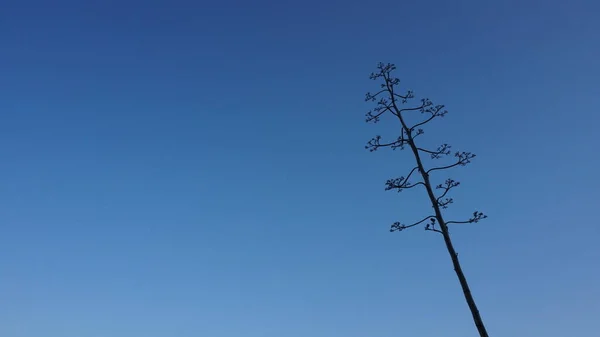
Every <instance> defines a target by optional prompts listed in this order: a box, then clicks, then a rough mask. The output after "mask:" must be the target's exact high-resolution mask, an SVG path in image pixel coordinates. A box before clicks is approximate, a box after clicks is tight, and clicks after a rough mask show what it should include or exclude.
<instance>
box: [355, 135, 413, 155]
mask: <svg viewBox="0 0 600 337" xmlns="http://www.w3.org/2000/svg"><path fill="white" fill-rule="evenodd" d="M407 142H408V140H407V139H406V138H404V135H402V136H400V137H398V139H396V140H395V141H393V142H390V143H381V136H375V137H373V138H372V139H371V140H369V142H368V143H367V145H365V149H367V150H369V151H371V152H374V151H377V150H378V149H379V148H381V147H391V148H392V150H395V149H397V148H400V149H401V150H403V149H404V145H406V143H407Z"/></svg>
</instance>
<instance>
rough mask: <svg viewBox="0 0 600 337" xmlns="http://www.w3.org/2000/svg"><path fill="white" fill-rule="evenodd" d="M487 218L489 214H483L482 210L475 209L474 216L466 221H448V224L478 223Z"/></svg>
mask: <svg viewBox="0 0 600 337" xmlns="http://www.w3.org/2000/svg"><path fill="white" fill-rule="evenodd" d="M485 218H487V215H485V214H483V213H482V212H478V211H475V212H473V216H472V217H471V218H470V219H469V220H465V221H446V225H449V224H453V223H455V224H460V223H477V222H479V221H481V220H483V219H485Z"/></svg>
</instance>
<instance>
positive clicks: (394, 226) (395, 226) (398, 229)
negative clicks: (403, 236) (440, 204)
mask: <svg viewBox="0 0 600 337" xmlns="http://www.w3.org/2000/svg"><path fill="white" fill-rule="evenodd" d="M433 218H435V215H428V216H426V217H425V218H423V219H422V220H420V221H417V222H415V223H413V224H410V225H404V224H402V223H400V222H398V221H396V222H394V223H393V224H392V226H391V227H390V232H401V231H403V230H405V229H408V228H411V227H415V226H418V225H420V224H422V223H423V222H425V221H427V219H432V220H434V221H435V219H433Z"/></svg>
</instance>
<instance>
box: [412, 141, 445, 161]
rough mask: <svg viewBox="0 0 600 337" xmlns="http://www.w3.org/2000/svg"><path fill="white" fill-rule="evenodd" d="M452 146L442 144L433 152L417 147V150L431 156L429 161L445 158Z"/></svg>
mask: <svg viewBox="0 0 600 337" xmlns="http://www.w3.org/2000/svg"><path fill="white" fill-rule="evenodd" d="M451 147H452V146H450V145H448V144H442V145H440V146H438V148H437V150H435V151H431V150H427V149H423V148H420V147H417V150H419V151H421V152H425V153H428V154H430V155H431V159H439V158H441V157H442V156H447V155H449V154H450V148H451Z"/></svg>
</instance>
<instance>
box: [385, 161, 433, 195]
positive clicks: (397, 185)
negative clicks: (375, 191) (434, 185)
mask: <svg viewBox="0 0 600 337" xmlns="http://www.w3.org/2000/svg"><path fill="white" fill-rule="evenodd" d="M418 169H419V167H418V166H416V167H414V168H413V169H412V170H410V172H409V173H408V175H407V176H406V178H404V176H402V177H400V178H394V179H388V180H387V181H386V182H385V190H386V191H389V190H393V189H397V190H398V192H401V191H402V190H405V189H409V188H413V187H415V186H419V185H423V186H425V184H424V183H423V182H422V181H419V182H417V183H414V184H411V183H410V182H409V179H410V177H411V176H412V174H413V173H414V172H415V171H416V170H418Z"/></svg>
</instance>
